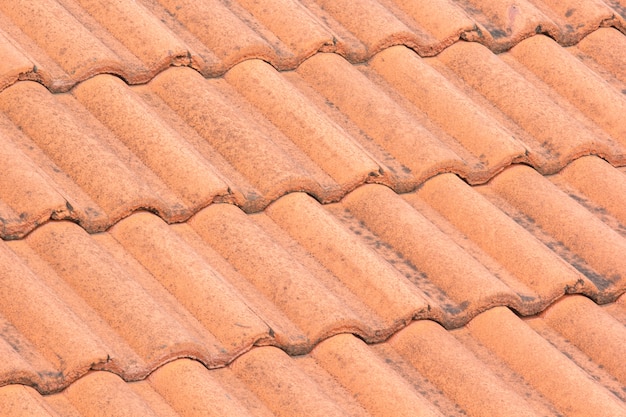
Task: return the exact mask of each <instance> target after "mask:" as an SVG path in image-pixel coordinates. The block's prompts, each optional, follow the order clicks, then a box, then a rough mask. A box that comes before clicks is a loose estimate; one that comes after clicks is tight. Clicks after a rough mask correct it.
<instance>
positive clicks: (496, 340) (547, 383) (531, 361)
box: [468, 307, 626, 416]
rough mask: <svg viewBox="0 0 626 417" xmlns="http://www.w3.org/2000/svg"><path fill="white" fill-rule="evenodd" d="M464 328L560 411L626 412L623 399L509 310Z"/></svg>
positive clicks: (492, 312) (485, 316)
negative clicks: (600, 384) (601, 384)
mask: <svg viewBox="0 0 626 417" xmlns="http://www.w3.org/2000/svg"><path fill="white" fill-rule="evenodd" d="M468 327H469V329H470V332H471V334H472V336H473V337H475V338H477V339H478V340H479V341H480V342H481V343H482V344H483V345H485V346H486V347H487V348H488V349H490V350H491V351H492V352H494V353H495V354H496V355H497V356H498V357H499V358H501V359H502V360H503V361H504V363H506V364H507V366H509V367H511V369H513V370H514V371H515V372H517V373H518V374H520V375H521V376H522V377H523V378H524V379H525V380H526V381H527V382H528V383H529V384H530V385H531V386H532V387H533V388H534V389H536V390H538V391H539V392H541V393H542V394H543V395H544V396H546V397H547V398H548V399H549V400H550V401H551V402H553V403H554V405H555V406H556V407H557V408H559V409H560V411H561V412H563V413H565V414H567V415H572V416H588V415H589V414H594V415H606V416H613V415H622V414H624V413H625V412H626V409H625V408H624V405H623V402H620V401H619V400H618V399H617V398H616V397H615V396H614V395H613V394H612V393H611V392H609V391H608V390H606V389H605V388H604V387H602V386H599V385H597V384H596V383H595V382H594V381H593V379H592V378H590V377H589V375H588V374H586V373H585V372H584V371H583V370H581V369H580V368H578V367H577V366H576V365H574V364H573V363H572V362H571V361H570V360H569V359H568V358H567V357H566V356H565V355H564V354H563V353H562V352H560V351H559V350H558V349H556V348H555V347H554V346H553V345H551V344H550V343H549V342H548V341H546V340H545V339H543V338H542V337H541V336H540V335H539V334H537V333H536V332H535V331H534V330H533V329H532V328H531V327H529V326H528V325H526V324H525V323H524V322H522V321H520V320H519V319H517V318H516V316H515V314H513V313H512V312H511V311H510V310H509V309H507V308H503V307H496V308H494V309H491V310H489V311H487V312H485V313H483V314H481V315H479V316H478V317H476V318H475V319H474V320H472V321H471V322H470V323H469V324H468Z"/></svg>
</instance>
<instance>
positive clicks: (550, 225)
mask: <svg viewBox="0 0 626 417" xmlns="http://www.w3.org/2000/svg"><path fill="white" fill-rule="evenodd" d="M490 188H491V189H492V190H493V191H495V192H496V193H497V194H498V195H500V196H502V197H503V198H504V199H505V200H506V201H507V202H509V203H510V204H512V205H514V206H515V207H516V208H517V209H519V210H520V211H521V213H523V214H524V215H525V216H527V219H528V221H530V222H531V223H534V224H536V225H537V226H539V227H540V228H541V229H543V230H544V231H546V232H547V233H549V234H550V235H552V236H553V238H554V239H555V240H556V242H557V243H556V244H555V248H554V249H555V250H556V251H557V252H558V251H559V249H558V247H561V248H563V250H564V251H563V252H564V253H563V254H562V255H561V256H563V257H566V258H567V257H568V252H569V262H570V263H571V264H572V265H574V266H577V267H578V268H580V269H582V270H583V271H585V276H586V277H587V278H588V279H589V280H591V281H592V282H593V285H595V287H596V288H597V289H598V290H599V291H600V293H598V295H597V296H598V297H600V298H603V297H605V296H608V297H610V298H612V297H611V295H610V294H611V293H613V291H617V292H618V293H621V292H622V289H621V287H622V285H623V284H622V282H623V280H624V278H623V277H622V271H624V266H625V265H623V258H622V257H620V256H619V255H618V254H619V253H621V252H622V251H623V250H625V249H626V248H625V247H624V244H625V242H624V239H623V238H622V237H621V236H620V235H619V234H618V233H617V232H616V231H614V230H613V229H611V228H610V227H608V226H607V225H606V224H605V223H603V222H602V221H601V220H600V219H598V218H597V217H596V216H594V215H593V214H592V213H590V212H589V211H587V210H586V209H585V208H584V207H583V206H581V205H580V204H579V203H578V202H576V200H575V199H574V198H572V197H570V196H568V195H567V194H566V193H565V192H563V191H561V190H559V189H558V188H557V187H556V186H555V185H554V184H552V183H551V182H550V181H547V180H545V178H544V177H542V176H541V175H539V174H538V173H537V172H536V171H534V170H532V169H530V168H528V167H524V166H521V165H519V166H514V167H511V168H510V169H508V170H506V171H504V172H503V173H502V174H500V175H499V176H497V177H496V178H494V179H493V180H492V181H491V183H490ZM530 190H532V192H530ZM546 207H552V208H554V210H545V208H546ZM579 260H582V261H583V262H584V264H581V263H580V261H579ZM585 264H586V265H585ZM587 268H589V269H587ZM594 271H597V272H594Z"/></svg>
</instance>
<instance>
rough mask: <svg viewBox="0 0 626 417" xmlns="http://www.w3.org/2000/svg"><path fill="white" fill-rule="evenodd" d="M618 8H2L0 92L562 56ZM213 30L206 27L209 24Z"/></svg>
mask: <svg viewBox="0 0 626 417" xmlns="http://www.w3.org/2000/svg"><path fill="white" fill-rule="evenodd" d="M625 7H626V5H625V4H624V3H623V2H622V1H619V0H605V1H600V0H598V1H593V2H583V1H575V2H572V1H568V2H564V1H556V0H546V1H541V0H523V1H515V2H512V1H504V2H489V1H478V0H437V1H426V0H419V1H407V0H380V1H375V0H359V1H346V0H342V1H326V0H319V1H313V0H302V1H293V0H272V1H265V2H262V3H260V2H256V1H249V0H240V1H228V2H222V1H219V0H203V1H201V2H195V1H187V0H185V1H179V0H178V1H173V0H141V1H138V2H132V3H128V2H124V1H122V0H115V1H112V2H102V1H99V0H45V1H40V2H37V3H36V4H33V3H32V2H29V1H26V0H24V1H14V2H8V3H5V4H3V5H2V6H1V7H0V27H1V28H2V30H1V32H0V51H2V55H3V56H6V57H7V59H6V60H3V63H2V64H0V65H1V66H0V88H4V87H6V86H9V85H11V84H13V83H15V82H17V81H19V80H24V79H31V80H36V81H39V82H41V83H43V84H44V85H45V86H46V87H48V88H49V89H50V90H51V91H55V92H58V91H67V90H68V89H70V88H71V87H72V86H74V85H75V84H76V83H79V82H81V81H84V80H86V79H88V78H91V77H93V76H94V75H95V74H102V73H109V74H111V73H112V74H116V75H118V76H119V77H121V78H123V79H125V80H126V81H127V82H129V83H130V84H139V83H145V82H146V81H148V80H150V79H152V78H153V77H154V76H155V75H156V74H158V73H159V72H161V71H163V70H164V69H165V68H167V67H169V66H187V67H191V68H195V69H197V70H198V71H200V73H202V74H203V75H205V76H207V77H212V76H216V75H221V74H223V73H224V72H226V71H228V70H229V69H231V68H232V67H233V66H234V65H236V64H237V63H239V62H242V61H245V60H248V59H251V58H258V59H262V60H264V61H267V62H270V63H271V64H272V65H273V66H274V67H276V68H278V69H281V70H285V69H293V68H296V67H297V66H299V65H300V64H301V63H302V62H303V61H304V60H306V59H307V58H308V57H310V56H311V55H314V54H316V53H317V52H319V51H324V52H336V53H338V54H340V55H341V56H343V57H344V58H346V59H347V60H349V61H350V62H363V61H366V60H368V59H370V58H371V57H373V56H374V55H375V54H377V53H378V52H380V51H381V50H383V49H385V48H387V47H389V46H391V45H399V44H401V45H405V46H407V47H409V48H411V49H413V50H414V51H416V52H417V53H418V54H419V55H420V56H432V55H436V54H437V53H439V52H441V51H442V50H443V49H444V48H446V47H448V46H450V45H451V44H453V43H455V42H457V41H459V40H470V41H475V42H479V43H481V44H483V45H485V46H486V47H487V48H489V49H491V50H492V51H494V52H501V51H504V50H507V49H509V48H511V47H512V46H514V45H516V44H517V43H519V42H520V41H521V40H523V39H525V38H528V37H530V36H533V35H536V34H545V35H548V36H550V37H551V38H553V39H555V40H556V41H557V42H559V43H560V44H562V45H572V44H575V43H577V42H579V41H580V40H581V39H582V38H584V37H585V36H586V35H588V34H589V33H591V32H593V31H594V30H596V29H598V28H599V27H614V28H616V29H618V30H621V31H624V30H625V24H624V19H625V16H626V13H625V12H624V9H625ZM209 22H210V23H209Z"/></svg>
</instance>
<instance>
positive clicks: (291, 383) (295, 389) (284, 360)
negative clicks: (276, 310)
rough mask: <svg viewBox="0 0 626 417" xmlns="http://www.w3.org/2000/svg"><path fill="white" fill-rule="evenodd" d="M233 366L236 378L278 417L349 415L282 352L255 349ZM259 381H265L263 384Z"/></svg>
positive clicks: (267, 348) (268, 348) (263, 348)
mask: <svg viewBox="0 0 626 417" xmlns="http://www.w3.org/2000/svg"><path fill="white" fill-rule="evenodd" d="M230 367H231V369H232V370H233V372H234V373H235V375H236V376H237V378H239V379H240V380H242V381H243V382H244V383H245V384H246V385H247V387H248V389H249V390H250V391H252V392H253V393H254V394H255V395H256V396H257V397H259V398H260V399H261V400H262V401H263V402H264V403H265V404H266V405H267V406H268V407H269V408H270V409H271V411H272V412H273V413H274V415H276V416H278V417H281V416H293V415H306V416H312V417H314V416H330V415H332V416H344V415H348V414H346V413H345V412H343V410H342V409H341V407H340V406H339V405H337V404H335V403H333V402H332V401H330V400H329V398H328V397H327V396H326V395H325V394H324V392H323V391H322V389H321V388H320V386H318V385H317V384H316V383H315V382H314V380H312V379H311V378H310V377H309V376H307V374H306V373H305V372H304V371H303V370H302V369H300V368H299V367H298V366H297V364H296V363H295V362H294V360H293V359H291V358H290V357H289V356H288V355H287V354H286V353H285V352H283V351H281V350H279V349H276V348H274V347H261V348H258V349H254V350H252V351H250V352H249V353H247V354H245V355H243V356H242V357H240V358H239V359H237V360H236V361H235V362H233V363H232V365H231V366H230ZM258 381H263V384H259V383H258Z"/></svg>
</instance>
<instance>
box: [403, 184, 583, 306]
mask: <svg viewBox="0 0 626 417" xmlns="http://www.w3.org/2000/svg"><path fill="white" fill-rule="evenodd" d="M417 197H419V198H420V199H422V200H423V201H425V202H426V203H428V204H429V205H430V206H431V207H433V208H434V209H436V210H437V211H438V212H439V213H440V214H442V215H443V216H444V217H445V218H446V219H447V220H448V221H450V222H451V223H452V224H453V225H454V226H455V227H456V228H457V229H458V230H459V231H461V232H462V233H463V234H464V235H465V236H467V237H468V238H470V239H471V240H472V241H473V242H475V243H476V244H478V245H479V246H480V247H481V249H483V250H484V251H485V252H487V253H488V254H489V255H490V256H492V257H493V258H494V259H495V260H497V261H498V262H499V263H500V264H501V265H502V266H504V267H505V268H506V269H507V270H508V271H510V272H511V273H513V274H514V276H515V277H516V279H518V280H519V281H521V282H523V283H524V284H525V285H527V286H528V287H529V288H531V289H532V290H533V291H534V293H535V294H537V295H538V297H539V298H544V297H546V298H545V299H544V300H543V303H545V302H551V301H552V300H555V299H556V298H558V297H560V296H561V295H563V292H564V289H565V288H568V287H574V286H576V284H577V283H578V281H580V280H581V279H582V278H583V276H582V275H581V274H580V272H578V271H576V270H575V269H574V268H572V267H571V266H570V265H568V264H566V263H565V262H563V260H562V259H560V258H558V257H557V256H556V255H555V253H554V252H552V251H551V250H550V249H549V248H548V247H547V246H545V245H543V244H542V243H541V242H540V241H538V240H537V239H536V238H535V237H534V236H533V235H532V234H530V233H529V232H528V231H527V230H525V229H524V228H523V227H522V226H520V225H519V224H517V223H516V222H515V221H514V220H513V219H512V218H511V217H508V216H507V215H506V214H505V213H503V212H502V211H500V210H499V209H498V208H497V207H496V206H494V205H493V204H492V203H491V202H489V200H487V199H486V198H485V197H484V196H482V195H481V194H479V193H476V192H475V191H474V190H473V189H472V188H471V187H470V186H468V185H467V184H465V183H463V182H462V181H461V180H460V179H459V178H458V177H456V176H454V175H451V174H444V175H440V176H437V177H435V178H433V179H432V180H430V181H427V182H426V183H425V184H424V186H423V187H421V188H420V189H419V190H418V192H417V193H416V194H415V195H411V196H408V197H407V200H408V201H409V202H412V201H414V200H416V199H417ZM509 285H511V284H509ZM513 285H515V284H513ZM590 287H591V288H589V289H588V290H592V289H593V286H590ZM529 294H532V293H531V292H529ZM525 301H526V303H525V305H526V306H529V304H530V300H528V299H527V300H525Z"/></svg>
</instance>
